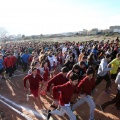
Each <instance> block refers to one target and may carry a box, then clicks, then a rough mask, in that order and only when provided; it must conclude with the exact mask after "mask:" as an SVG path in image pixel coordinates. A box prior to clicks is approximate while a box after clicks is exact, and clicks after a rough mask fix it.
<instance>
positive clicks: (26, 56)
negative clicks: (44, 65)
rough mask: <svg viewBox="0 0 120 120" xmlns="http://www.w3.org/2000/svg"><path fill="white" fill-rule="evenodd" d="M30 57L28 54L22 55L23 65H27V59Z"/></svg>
mask: <svg viewBox="0 0 120 120" xmlns="http://www.w3.org/2000/svg"><path fill="white" fill-rule="evenodd" d="M29 57H30V55H29V54H26V53H24V54H23V55H22V56H21V58H22V60H23V62H24V63H28V59H29Z"/></svg>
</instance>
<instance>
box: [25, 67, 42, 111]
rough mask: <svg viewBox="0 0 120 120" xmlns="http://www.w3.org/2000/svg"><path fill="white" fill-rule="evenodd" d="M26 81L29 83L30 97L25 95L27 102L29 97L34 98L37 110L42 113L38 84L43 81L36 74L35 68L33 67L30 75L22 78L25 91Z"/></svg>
mask: <svg viewBox="0 0 120 120" xmlns="http://www.w3.org/2000/svg"><path fill="white" fill-rule="evenodd" d="M27 80H28V81H29V85H30V92H31V94H30V95H28V94H27V100H29V97H35V98H36V100H37V103H38V108H39V109H40V110H41V111H42V110H43V107H42V104H41V100H40V96H39V84H40V83H41V82H42V81H43V78H42V77H41V76H40V75H39V74H37V68H35V67H33V68H32V73H31V74H30V75H27V76H25V77H24V78H23V81H24V89H25V90H26V91H27V86H26V82H27Z"/></svg>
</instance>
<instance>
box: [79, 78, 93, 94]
mask: <svg viewBox="0 0 120 120" xmlns="http://www.w3.org/2000/svg"><path fill="white" fill-rule="evenodd" d="M94 88H95V79H94V78H92V79H90V80H89V79H88V77H87V76H86V77H85V78H84V79H83V80H81V81H80V83H79V84H78V86H77V89H78V91H79V92H80V93H81V94H84V93H85V94H87V95H91V91H92V90H93V89H94Z"/></svg>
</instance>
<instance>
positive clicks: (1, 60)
mask: <svg viewBox="0 0 120 120" xmlns="http://www.w3.org/2000/svg"><path fill="white" fill-rule="evenodd" d="M3 67H4V66H3V59H0V69H2V68H3Z"/></svg>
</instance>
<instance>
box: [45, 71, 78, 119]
mask: <svg viewBox="0 0 120 120" xmlns="http://www.w3.org/2000/svg"><path fill="white" fill-rule="evenodd" d="M78 78H79V77H78V75H77V74H76V73H73V74H71V75H70V77H69V81H68V82H67V83H65V84H63V85H58V86H54V87H53V89H52V91H53V98H54V104H56V103H59V106H60V110H58V109H55V110H52V111H51V110H48V118H47V120H49V118H50V116H51V114H52V115H60V116H64V114H65V113H66V114H67V115H68V117H69V119H70V120H76V116H75V114H74V113H73V112H72V109H71V106H70V101H71V97H72V96H73V93H74V91H75V89H76V85H77V84H78ZM58 93H60V95H59V101H58ZM68 93H69V94H68Z"/></svg>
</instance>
